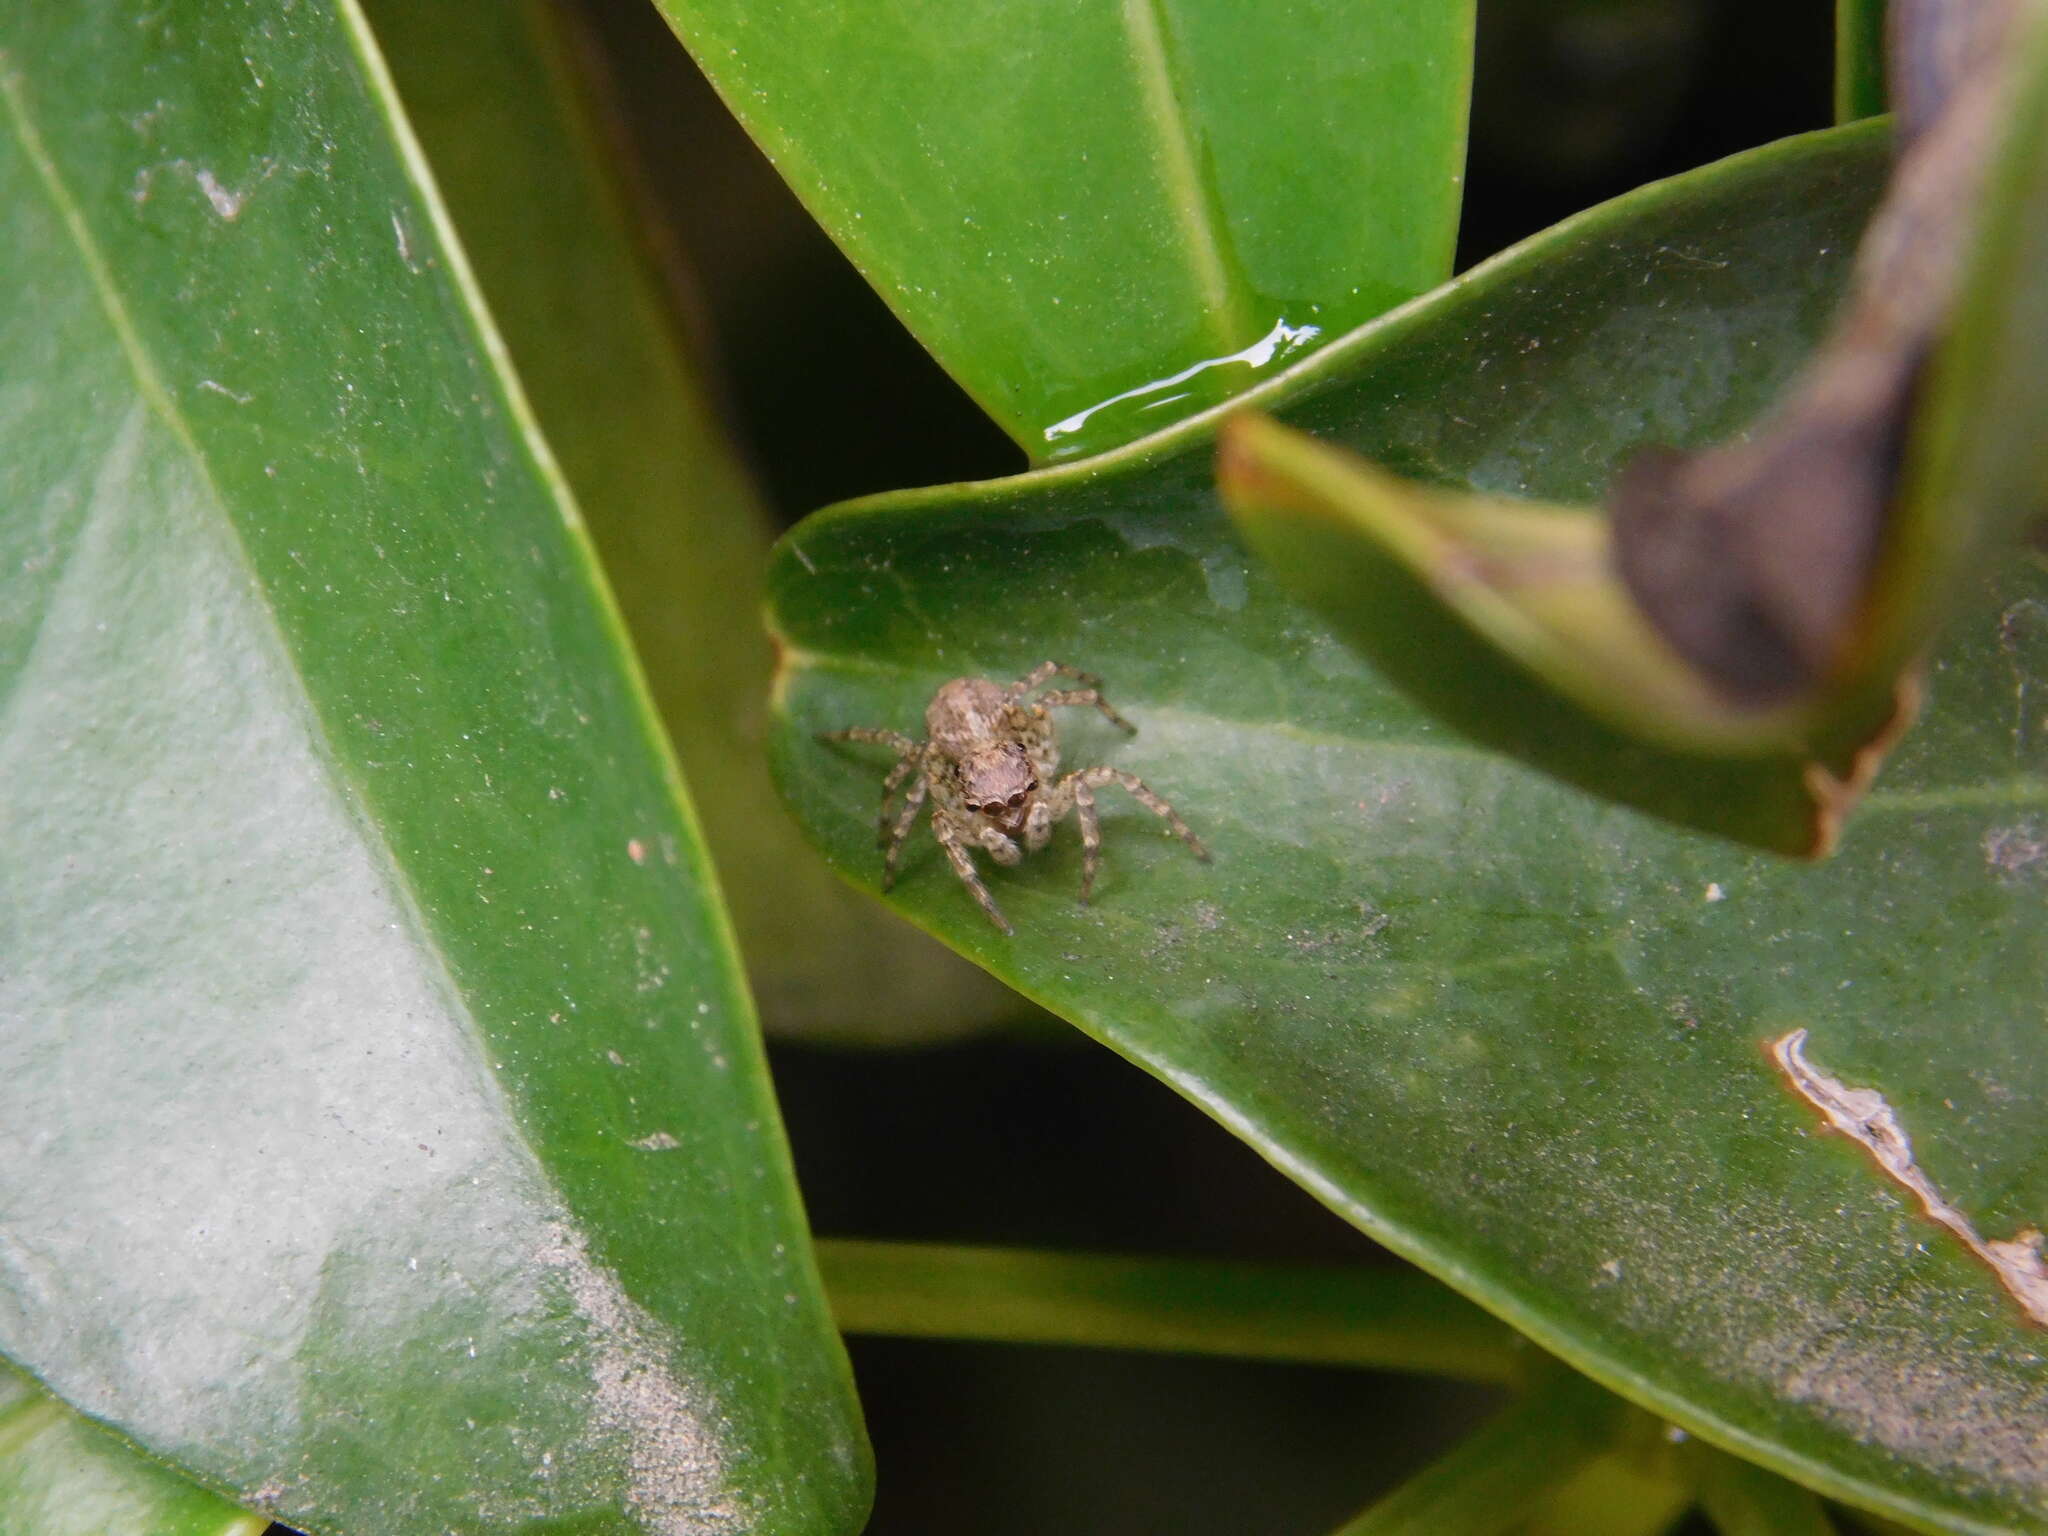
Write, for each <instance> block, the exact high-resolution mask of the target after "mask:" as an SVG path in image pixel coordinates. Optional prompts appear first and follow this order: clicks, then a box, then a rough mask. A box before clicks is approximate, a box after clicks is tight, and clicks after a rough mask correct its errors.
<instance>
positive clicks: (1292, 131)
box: [657, 0, 1473, 459]
mask: <svg viewBox="0 0 2048 1536" xmlns="http://www.w3.org/2000/svg"><path fill="white" fill-rule="evenodd" d="M657 3H658V4H659V5H660V6H661V9H662V11H663V12H664V14H666V15H667V17H668V18H669V21H670V23H671V24H672V25H673V26H674V27H675V29H676V31H677V33H678V34H679V35H680V36H681V37H682V38H683V40H684V41H685V42H686V43H687V44H688V45H689V47H690V50H691V52H692V53H694V54H695V55H696V58H697V61H698V63H699V64H700V65H702V66H703V68H704V71H705V73H706V74H708V75H709V76H710V77H711V80H712V82H713V83H714V84H715V85H716V86H717V87H718V89H719V91H720V93H721V94H722V95H723V96H724V97H725V99H726V101H727V103H728V104H729V105H730V106H731V107H732V109H733V111H734V112H735V114H736V115H737V116H738V117H739V119H740V121H741V122H742V123H744V124H745V125H746V127H747V129H748V131H749V132H750V133H752V134H753V136H754V137H755V139H756V140H758V141H759V142H760V144H761V145H762V147H763V148H764V149H765V150H766V151H767V152H768V154H769V156H770V158H771V159H773V160H774V161H775V163H776V165H777V166H778V167H779V168H780V169H781V171H782V173H783V175H784V176H785V177H787V178H788V179H789V181H790V184H791V185H792V186H793V187H794V188H795V190H796V192H797V194H798V195H799V196H800V197H801V198H803V200H804V202H805V203H806V205H807V206H808V207H809V208H810V210H811V212H812V213H813V214H814V215H816V217H817V219H818V221H819V223H821V224H822V225H824V227H825V228H826V230H827V231H829V232H830V233H831V235H832V236H833V238H834V239H836V240H837V241H838V242H839V243H840V244H841V245H842V246H843V247H844V248H845V249H846V251H847V253H848V254H849V255H850V256H851V257H852V258H853V261H854V263H855V265H857V266H858V267H860V269H861V270H862V271H863V272H864V273H866V274H867V277H868V279H869V281H870V282H872V283H874V285H875V286H876V287H877V288H878V289H879V290H880V291H881V293H882V295H883V297H884V298H886V299H887V300H888V301H889V303H890V304H891V305H892V306H893V307H894V308H895V310H896V312H897V313H898V314H899V315H900V316H902V318H903V320H904V322H905V323H906V324H907V325H908V326H909V327H910V329H911V330H912V331H913V332H914V333H915V334H916V335H917V336H918V338H919V339H920V340H922V341H923V342H924V344H925V345H926V346H927V347H929V348H930V349H931V351H932V353H933V355H934V356H936V357H937V358H938V360H939V361H940V362H941V363H942V364H943V365H944V366H945V367H946V369H947V370H948V371H949V372H950V373H952V375H953V376H954V377H955V378H956V379H958V380H959V381H960V382H961V384H963V385H964V386H965V387H966V388H967V390H968V392H969V393H970V394H972V395H973V396H974V397H975V398H976V399H977V400H979V401H980V402H981V404H982V405H983V407H984V408H986V409H987V411H988V412H989V414H990V415H991V416H993V417H994V418H995V420H996V421H997V422H998V423H999V424H1000V425H1001V426H1002V427H1003V429H1004V430H1005V431H1007V432H1008V433H1010V435H1011V436H1012V437H1014V438H1016V439H1017V441H1018V442H1019V443H1020V444H1022V445H1023V446H1024V448H1025V451H1026V452H1027V453H1030V454H1031V455H1032V456H1033V457H1034V458H1040V459H1049V458H1063V457H1068V456H1071V455H1075V454H1081V453H1086V452H1091V451H1094V450H1096V449H1100V448H1104V447H1109V446H1113V445H1115V444H1118V443H1122V442H1127V441H1129V440H1130V439H1132V438H1134V437H1137V436H1139V435H1140V434H1142V433H1145V432H1149V431H1152V430H1154V429H1155V428H1157V427H1159V426H1161V425H1162V424H1164V423H1165V422H1168V421H1171V420H1173V419H1175V418H1177V417H1180V416H1184V415H1187V414H1190V413H1192V412H1194V411H1197V410H1200V409H1201V408H1202V407H1204V406H1207V405H1210V404H1213V403H1214V402H1216V401H1217V400H1219V399H1222V398H1224V397H1226V396H1228V395H1230V394H1232V393H1235V392H1236V391H1238V390H1240V389H1242V388H1244V387H1245V386H1246V385H1247V384H1250V383H1252V382H1255V381H1256V380H1257V379H1258V378H1259V377H1260V376H1261V371H1262V370H1265V369H1269V368H1270V367H1271V365H1273V364H1275V363H1277V362H1279V361H1280V360H1281V359H1282V358H1283V357H1285V356H1288V355H1293V354H1298V353H1300V352H1301V351H1302V350H1303V349H1304V348H1305V347H1307V346H1310V345H1312V344H1314V343H1315V342H1316V341H1318V340H1320V339H1326V338H1329V337H1334V336H1338V335H1341V334H1343V332H1344V331H1346V330H1348V329H1349V328H1350V327H1352V326H1355V325H1357V324H1359V323H1361V322H1362V321H1365V320H1368V319H1370V318H1372V317H1373V316H1374V315H1377V314H1379V313H1381V312H1382V311H1384V310H1386V309H1388V308H1390V307H1392V306H1393V305H1395V304H1398V303H1400V302H1401V301H1402V300H1404V299H1406V298H1408V297H1410V296H1411V295H1414V294H1417V293H1420V292H1422V291H1423V290H1424V289H1427V288H1429V287H1431V286H1432V285H1434V284H1436V283H1438V282H1440V281H1442V280H1443V278H1444V277H1446V276H1447V275H1448V274H1449V272H1450V262H1451V254H1452V245H1453V238H1454V236H1455V233H1456V228H1457V215H1458V198H1459V192H1460V188H1461V184H1462V180H1463V161H1464V143H1465V110H1466V102H1467V97H1468V95H1469V91H1470V78H1471V53H1472V25H1473V21H1472V17H1473V3H1472V0H1431V3H1430V4H1427V5H1398V4H1396V5H1387V4H1378V5H1336V6H1332V5H1320V4H1311V3H1308V0H1286V3H1281V4H1266V5H1260V6H1256V7H1245V6H1233V5H1214V4H1197V3H1188V0H1056V3H1035V4H1030V5H981V6H976V7H973V8H971V10H969V11H967V12H964V13H963V12H962V11H960V10H959V9H958V8H948V7H942V6H931V5H926V4H921V3H916V0H891V3H889V4H885V5H879V6H875V5H870V6H866V7H863V8H862V9H861V10H860V11H859V12H858V13H855V12H851V11H848V10H847V9H846V8H845V7H844V6H842V5H839V4H837V3H834V0H812V3H808V4H783V5H773V6H764V5H760V4H756V3H752V0H657ZM1311 332H1313V333H1314V334H1311Z"/></svg>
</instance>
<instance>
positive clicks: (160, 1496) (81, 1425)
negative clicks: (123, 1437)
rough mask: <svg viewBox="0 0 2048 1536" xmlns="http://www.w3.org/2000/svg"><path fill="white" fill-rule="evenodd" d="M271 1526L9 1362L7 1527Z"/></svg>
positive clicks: (3, 1477)
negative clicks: (93, 1420)
mask: <svg viewBox="0 0 2048 1536" xmlns="http://www.w3.org/2000/svg"><path fill="white" fill-rule="evenodd" d="M269 1526H270V1521H269V1520H268V1519H267V1518H265V1517H264V1516H262V1515H252V1514H250V1513H248V1512H247V1511H246V1510H240V1509H237V1508H235V1506H234V1505H232V1504H229V1503H227V1502H225V1501H224V1500H222V1499H220V1498H218V1497H217V1496H215V1495H213V1494H211V1493H208V1492H206V1491H205V1490H204V1489H202V1488H195V1487H194V1486H193V1485H192V1484H190V1483H188V1482H186V1481H185V1479H183V1478H182V1477H179V1476H178V1475H177V1474H176V1473H175V1472H172V1471H170V1470H169V1469H167V1468H165V1467H161V1466H159V1465H157V1464H156V1463H155V1462H152V1461H150V1460H149V1459H148V1458H146V1457H144V1456H141V1455H138V1454H137V1453H136V1452H135V1451H134V1450H132V1449H131V1448H130V1447H128V1446H126V1445H123V1444H122V1443H121V1442H120V1441H119V1440H117V1439H115V1438H114V1436H112V1435H110V1434H108V1433H107V1432H106V1431H104V1430H101V1429H96V1428H94V1427H93V1426H92V1425H90V1424H88V1423H86V1422H85V1421H84V1420H82V1419H80V1418H79V1416H78V1415H77V1414H75V1413H73V1412H72V1411H71V1410H70V1409H68V1408H66V1407H65V1406H64V1405H63V1404H62V1403H60V1402H58V1401H57V1400H56V1399H55V1398H53V1397H51V1396H50V1395H49V1394H48V1393H46V1392H39V1391H37V1390H36V1388H35V1387H34V1386H33V1385H31V1384H30V1383H29V1381H28V1380H27V1378H25V1377H22V1376H19V1375H17V1374H15V1373H14V1372H13V1371H10V1370H8V1369H7V1368H6V1367H5V1366H0V1536H111V1533H115V1532H120V1533H129V1532H133V1533H137V1536H263V1533H264V1531H265V1530H267V1529H268V1528H269Z"/></svg>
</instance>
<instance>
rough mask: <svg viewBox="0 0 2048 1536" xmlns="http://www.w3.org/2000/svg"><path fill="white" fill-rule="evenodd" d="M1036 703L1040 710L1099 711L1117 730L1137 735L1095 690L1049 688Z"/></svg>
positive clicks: (1129, 724) (1099, 692)
mask: <svg viewBox="0 0 2048 1536" xmlns="http://www.w3.org/2000/svg"><path fill="white" fill-rule="evenodd" d="M1038 703H1039V706H1040V707H1041V708H1052V707H1065V708H1073V709H1084V708H1085V709H1099V710H1101V711H1102V713H1103V714H1104V715H1105V716H1106V717H1107V718H1108V720H1109V723H1110V724H1111V725H1113V726H1115V727H1117V729H1119V730H1124V731H1129V732H1130V733H1131V734H1132V735H1133V736H1135V735H1137V734H1138V728H1137V727H1136V726H1135V725H1133V724H1131V722H1130V721H1128V720H1126V719H1125V718H1124V717H1123V716H1122V715H1120V714H1118V713H1117V712H1116V710H1115V709H1113V708H1112V707H1111V706H1110V702H1109V700H1107V699H1105V698H1104V697H1103V696H1102V691H1101V690H1100V689H1097V688H1050V689H1047V690H1046V691H1045V692H1044V693H1041V694H1040V695H1039V696H1038Z"/></svg>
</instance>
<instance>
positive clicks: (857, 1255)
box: [818, 1239, 1534, 1382]
mask: <svg viewBox="0 0 2048 1536" xmlns="http://www.w3.org/2000/svg"><path fill="white" fill-rule="evenodd" d="M818 1262H819V1265H820V1267H821V1268H822V1269H823V1271H824V1276H825V1289H826V1292H827V1294H828V1295H829V1296H830V1298H831V1301H832V1309H833V1312H834V1314H835V1315H836V1317H837V1319H838V1322H839V1326H840V1327H841V1328H842V1329H844V1330H845V1331H846V1332H848V1333H878V1334H891V1335H895V1336H897V1337H903V1338H958V1339H995V1340H1001V1341H1004V1342H1007V1343H1019V1344H1022V1343H1031V1344H1077V1345H1085V1346H1094V1347H1097V1348H1110V1349H1144V1350H1174V1351H1184V1352H1188V1353H1194V1354H1211V1355H1235V1356H1240V1357H1244V1358H1248V1359H1255V1360H1295V1361H1308V1362H1313V1363H1316V1364H1321V1365H1350V1366H1364V1367H1368V1368H1371V1369H1377V1370H1390V1371H1416V1372H1422V1373H1426V1374H1429V1375H1436V1376H1455V1377H1462V1378H1465V1379H1468V1380H1474V1381H1495V1382H1502V1381H1511V1380H1515V1379H1517V1378H1518V1377H1519V1375H1520V1373H1521V1371H1522V1368H1523V1365H1524V1362H1525V1361H1527V1360H1530V1359H1532V1358H1534V1352H1533V1351H1532V1350H1530V1349H1528V1347H1527V1346H1525V1345H1524V1344H1522V1342H1521V1341H1520V1339H1519V1338H1518V1337H1517V1335H1516V1334H1515V1333H1514V1332H1513V1331H1512V1330H1511V1329H1509V1328H1508V1327H1507V1326H1506V1325H1504V1324H1502V1323H1500V1322H1498V1321H1496V1320H1495V1319H1493V1318H1492V1317H1490V1316H1488V1315H1487V1314H1486V1313H1484V1312H1482V1311H1481V1310H1480V1309H1479V1308H1478V1307H1475V1306H1473V1305H1472V1304H1471V1303H1470V1302H1468V1301H1466V1300H1465V1299H1464V1298H1463V1297H1461V1296H1459V1295H1457V1294H1456V1293H1455V1292H1453V1291H1451V1290H1449V1289H1447V1288H1446V1287H1444V1286H1442V1285H1440V1284H1438V1283H1437V1282H1436V1281H1434V1280H1431V1279H1429V1278H1428V1277H1427V1276H1425V1275H1422V1274H1420V1273H1418V1272H1416V1271H1413V1270H1407V1269H1384V1270H1383V1269H1340V1268H1334V1267H1312V1266H1292V1265H1280V1264H1237V1263H1218V1262H1214V1261H1207V1260H1197V1259H1163V1258H1129V1257H1112V1256H1108V1255H1099V1254H1074V1253H1047V1252H1042V1251H1038V1250H1034V1249H1009V1248H968V1247H952V1246H946V1245H940V1244H929V1243H880V1242H863V1241H854V1240H848V1239H836V1240H833V1239H828V1240H825V1241H821V1242H820V1243H819V1244H818Z"/></svg>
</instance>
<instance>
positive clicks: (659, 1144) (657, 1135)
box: [626, 1131, 682, 1152]
mask: <svg viewBox="0 0 2048 1536" xmlns="http://www.w3.org/2000/svg"><path fill="white" fill-rule="evenodd" d="M626 1145H627V1146H629V1147H637V1148H638V1149H639V1150H640V1151H642V1152H673V1151H674V1150H675V1149H676V1148H677V1147H680V1146H681V1145H682V1143H681V1142H680V1141H677V1140H676V1139H675V1137H673V1136H671V1135H669V1133H668V1132H667V1131H655V1132H654V1133H653V1134H652V1135H648V1136H642V1137H641V1138H640V1139H639V1140H638V1141H629V1142H627V1143H626Z"/></svg>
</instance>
